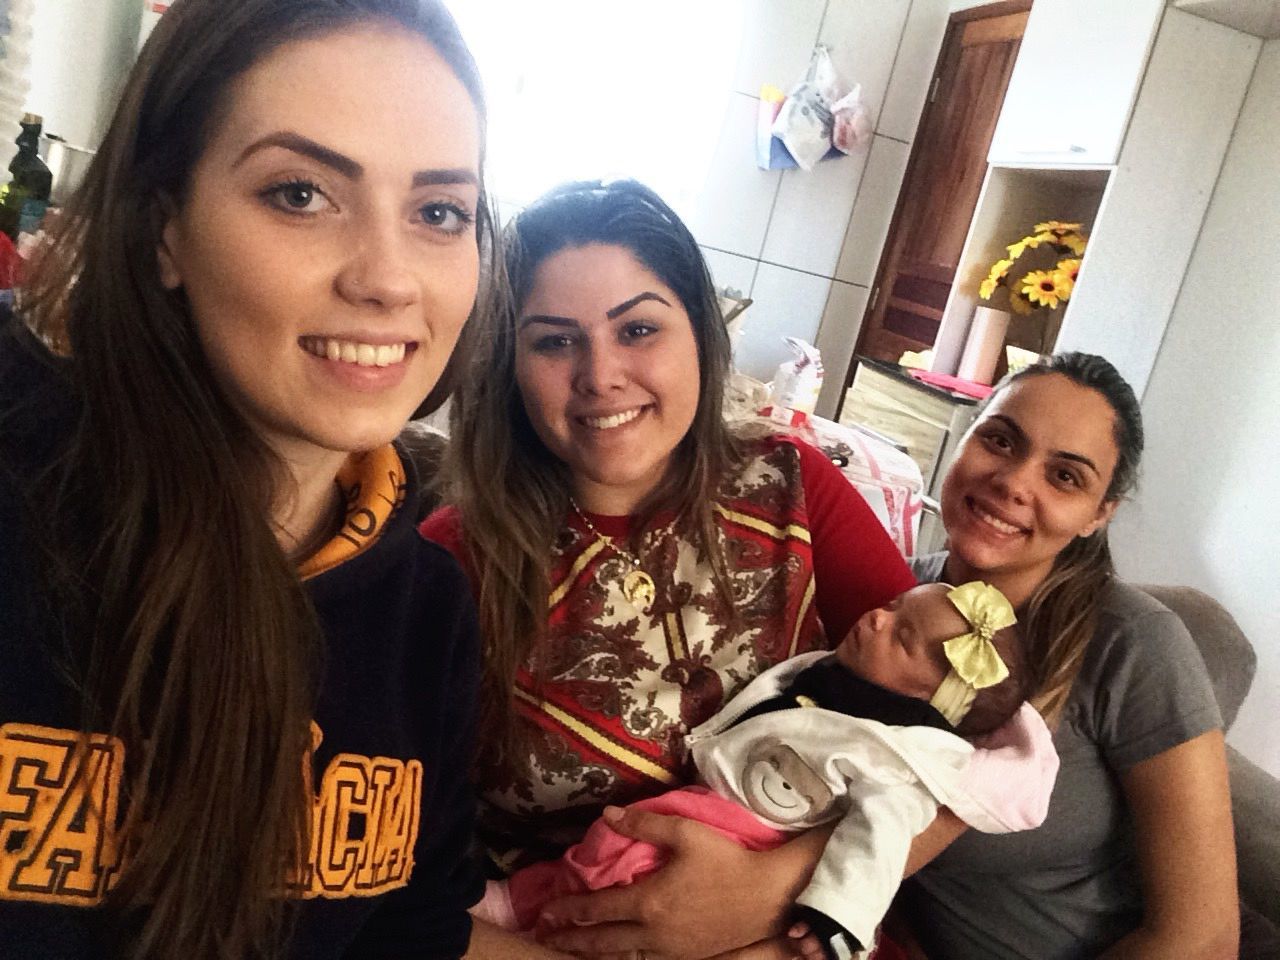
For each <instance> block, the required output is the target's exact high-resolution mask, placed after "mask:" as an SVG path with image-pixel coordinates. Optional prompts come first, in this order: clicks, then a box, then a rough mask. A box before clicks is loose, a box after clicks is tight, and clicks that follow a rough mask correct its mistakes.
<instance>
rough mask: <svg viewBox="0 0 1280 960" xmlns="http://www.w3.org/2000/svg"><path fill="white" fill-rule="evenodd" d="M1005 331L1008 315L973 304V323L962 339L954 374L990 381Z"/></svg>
mask: <svg viewBox="0 0 1280 960" xmlns="http://www.w3.org/2000/svg"><path fill="white" fill-rule="evenodd" d="M1008 330H1009V314H1008V312H1007V311H1005V310H994V309H992V308H991V307H974V308H973V322H972V323H971V324H969V335H968V336H967V337H966V338H965V341H964V353H963V354H962V355H961V357H960V367H959V369H958V370H956V376H958V377H959V378H960V379H962V380H972V381H973V382H974V383H990V382H991V379H992V377H993V376H994V374H995V372H996V364H997V363H998V362H999V360H1000V351H1001V349H1002V348H1003V347H1004V335H1005V333H1006V332H1008Z"/></svg>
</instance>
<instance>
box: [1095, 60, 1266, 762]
mask: <svg viewBox="0 0 1280 960" xmlns="http://www.w3.org/2000/svg"><path fill="white" fill-rule="evenodd" d="M1277 116H1280V40H1269V41H1267V42H1266V44H1264V46H1263V48H1262V52H1261V55H1260V58H1259V60H1258V65H1257V68H1256V71H1255V73H1254V76H1253V80H1252V82H1251V84H1250V87H1249V92H1248V94H1247V96H1246V98H1245V102H1244V106H1243V108H1242V110H1241V113H1240V117H1239V120H1238V123H1237V126H1236V130H1235V135H1234V137H1233V139H1232V143H1231V147H1230V149H1229V150H1228V153H1227V156H1226V160H1225V162H1224V164H1223V167H1222V172H1221V175H1220V177H1219V180H1218V183H1217V186H1216V188H1215V190H1214V193H1213V197H1212V201H1211V203H1210V206H1209V210H1208V213H1207V214H1206V216H1205V221H1204V225H1203V228H1202V231H1201V234H1200V238H1199V241H1198V243H1197V245H1196V249H1195V252H1194V254H1193V256H1192V259H1191V263H1190V265H1189V266H1188V269H1187V274H1186V279H1185V282H1184V284H1183V287H1182V290H1181V293H1180V294H1179V297H1178V301H1177V304H1176V305H1175V307H1174V311H1173V315H1172V317H1171V319H1170V321H1169V326H1168V329H1167V331H1166V334H1165V340H1164V343H1163V345H1162V346H1161V350H1160V354H1159V357H1158V358H1157V361H1156V365H1155V368H1154V370H1153V372H1152V376H1151V380H1150V381H1149V384H1148V387H1147V392H1146V394H1145V396H1144V398H1143V404H1142V406H1143V413H1144V416H1145V418H1146V426H1147V453H1146V458H1145V465H1144V469H1143V478H1142V489H1141V491H1140V493H1139V495H1138V497H1137V499H1136V501H1135V502H1134V503H1131V504H1128V505H1126V506H1125V507H1123V508H1122V509H1121V511H1120V513H1119V514H1118V515H1117V519H1116V523H1115V525H1114V540H1115V547H1116V555H1117V562H1118V564H1119V566H1120V571H1121V573H1122V574H1123V575H1124V576H1125V577H1128V578H1130V579H1134V580H1139V581H1149V582H1160V583H1180V584H1188V585H1191V586H1194V587H1198V588H1199V589H1201V590H1204V591H1205V592H1207V593H1209V594H1212V595H1213V596H1214V597H1216V598H1217V599H1218V600H1219V601H1221V602H1222V603H1223V605H1224V606H1226V608H1227V609H1228V610H1230V611H1231V613H1232V614H1233V615H1234V616H1235V618H1236V619H1237V620H1238V621H1239V623H1240V626H1241V627H1242V628H1243V630H1244V632H1245V633H1246V634H1247V635H1248V636H1249V638H1250V639H1251V640H1252V641H1253V644H1254V646H1255V647H1256V648H1257V651H1258V674H1257V678H1256V679H1255V681H1254V685H1253V689H1252V692H1251V693H1250V695H1249V698H1248V699H1247V700H1246V701H1245V704H1244V708H1243V710H1242V711H1241V713H1240V717H1239V719H1238V720H1237V722H1236V726H1235V728H1234V729H1233V730H1232V731H1231V734H1230V735H1229V738H1228V739H1229V740H1230V741H1231V743H1233V744H1234V745H1235V746H1236V747H1237V748H1238V749H1240V750H1241V751H1242V752H1243V753H1245V754H1246V755H1247V756H1249V757H1250V758H1251V759H1252V760H1254V761H1255V762H1256V763H1258V764H1260V765H1261V766H1263V767H1265V768H1266V769H1268V770H1269V771H1270V772H1271V773H1273V774H1276V775H1280V721H1277V707H1278V706H1280V704H1278V699H1280V603H1278V602H1277V600H1276V595H1277V591H1280V586H1278V584H1277V577H1278V575H1280V566H1277V564H1276V562H1275V557H1276V555H1277V551H1280V269H1277V263H1278V262H1280V151H1277V149H1276V137H1275V119H1276V117H1277Z"/></svg>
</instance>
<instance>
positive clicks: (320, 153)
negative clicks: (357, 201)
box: [231, 130, 364, 180]
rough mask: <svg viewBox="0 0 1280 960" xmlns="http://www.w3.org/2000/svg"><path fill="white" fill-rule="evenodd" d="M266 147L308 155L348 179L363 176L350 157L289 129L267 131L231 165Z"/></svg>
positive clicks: (360, 168) (362, 171) (238, 163)
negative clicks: (274, 131) (273, 131)
mask: <svg viewBox="0 0 1280 960" xmlns="http://www.w3.org/2000/svg"><path fill="white" fill-rule="evenodd" d="M267 147H281V148H283V149H285V150H292V151H293V152H294V153H300V154H302V155H303V156H304V157H310V158H311V159H312V160H314V161H316V163H320V164H323V165H324V166H326V167H328V168H329V169H331V170H334V171H336V172H337V173H339V174H341V175H342V176H344V177H346V178H347V179H348V180H359V179H360V178H361V177H362V176H364V167H362V166H360V164H358V163H356V161H354V160H352V159H351V158H350V157H348V156H344V155H343V154H341V153H338V151H336V150H330V149H329V148H328V147H326V146H323V145H321V144H319V143H316V142H315V141H314V140H312V139H310V138H308V137H304V136H303V135H302V134H300V133H294V132H293V131H291V130H281V131H278V132H277V133H269V134H267V135H266V136H265V137H262V138H261V139H259V140H255V141H254V142H253V143H251V144H249V146H247V147H245V148H244V151H243V152H242V153H241V154H240V156H239V157H237V158H236V162H235V163H233V164H232V165H231V166H232V167H238V166H239V165H240V164H242V163H244V162H245V161H246V160H248V159H249V158H250V157H251V156H253V155H254V154H255V153H257V152H259V151H260V150H265V149H267Z"/></svg>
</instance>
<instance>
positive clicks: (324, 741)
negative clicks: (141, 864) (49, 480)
mask: <svg viewBox="0 0 1280 960" xmlns="http://www.w3.org/2000/svg"><path fill="white" fill-rule="evenodd" d="M19 339H22V338H19ZM56 379H57V377H56V374H55V373H54V371H53V369H52V368H51V367H48V366H46V365H45V364H43V363H42V362H40V361H39V360H37V359H35V357H34V356H33V355H32V353H31V352H30V351H29V350H24V349H22V348H20V347H19V345H18V343H17V341H16V340H15V338H14V337H13V336H12V334H11V333H10V332H5V333H0V958H3V960H8V958H23V960H29V958H36V957H38V958H42V960H44V958H66V960H87V958H90V957H100V956H103V947H102V945H101V943H100V942H99V939H98V935H97V930H98V929H99V927H100V920H101V917H100V916H99V914H100V912H101V911H100V910H99V909H96V908H95V905H96V904H97V903H99V902H100V901H101V899H102V893H103V892H104V890H105V889H107V886H108V885H109V883H110V882H111V880H112V873H113V872H115V871H117V870H118V869H119V866H120V865H119V863H118V862H117V861H118V859H119V857H118V854H117V853H116V852H115V851H114V850H113V849H112V843H111V841H112V836H113V832H112V824H111V823H110V821H111V820H113V819H115V820H118V819H119V814H121V813H123V810H122V809H120V807H119V806H118V805H117V800H119V776H118V769H119V766H120V763H121V760H122V757H123V752H124V751H127V749H128V745H127V744H119V743H118V742H112V741H111V740H110V738H107V737H105V736H100V737H96V738H95V740H94V745H93V748H92V751H91V758H92V760H93V762H94V763H96V764H97V766H95V767H93V768H91V769H94V770H97V771H99V775H98V776H97V777H96V778H94V779H93V781H92V782H93V783H94V790H95V791H96V792H95V796H96V800H97V802H96V803H94V804H90V805H85V804H83V803H80V802H77V801H78V799H79V798H77V797H76V796H75V795H74V791H73V790H72V789H71V787H70V783H71V779H70V775H69V774H70V771H69V768H70V767H71V764H70V763H68V762H67V760H68V757H69V756H70V749H69V748H70V745H71V740H72V737H73V736H74V733H73V732H74V731H76V730H77V728H78V724H79V722H80V719H79V717H80V714H79V710H78V708H77V705H76V700H75V698H74V695H73V694H72V693H71V691H70V689H69V687H68V685H67V684H66V683H65V682H64V679H63V676H64V673H65V671H61V670H59V669H58V667H57V666H56V663H57V657H56V656H55V655H54V651H56V650H57V649H58V648H59V643H58V641H57V640H56V639H55V638H53V637H50V636H48V635H47V631H42V630H41V629H40V628H38V627H37V623H42V622H47V621H46V620H45V619H44V618H41V617H38V616H37V615H36V612H35V607H34V605H33V603H32V602H31V600H32V597H33V596H35V595H36V593H35V592H36V591H37V590H38V587H37V585H36V584H35V583H34V582H33V575H32V571H33V555H32V539H31V537H30V536H29V534H30V532H31V531H30V530H29V529H27V528H26V523H27V522H29V521H30V517H29V514H28V513H27V512H25V511H23V510H21V509H19V507H18V504H19V502H20V499H19V498H20V496H21V493H20V488H21V485H23V484H25V483H27V482H28V481H29V478H30V477H31V476H32V473H31V470H32V469H34V468H35V467H37V466H38V465H39V464H40V462H41V461H43V460H44V459H45V457H46V456H47V454H48V453H49V452H50V451H51V450H52V449H53V445H54V444H55V443H56V442H57V439H58V438H59V435H65V431H66V429H67V428H68V425H69V419H68V416H67V410H66V408H64V407H62V406H60V405H59V403H58V402H57V400H56V398H57V397H58V396H59V395H60V393H61V392H60V391H59V390H57V389H56V386H57V385H56V383H55V381H56ZM63 395H64V394H63ZM32 396H42V397H48V398H51V399H50V403H49V405H45V406H41V405H36V406H31V405H30V404H23V400H24V398H30V397H32ZM15 405H18V406H19V407H20V409H19V413H18V415H17V416H16V417H15V416H14V415H12V412H13V410H14V409H15ZM401 460H402V461H404V467H405V470H406V472H407V474H408V476H407V477H406V483H405V484H404V487H405V489H404V490H403V500H402V501H401V502H400V503H399V506H398V507H397V508H396V509H395V511H394V513H392V515H391V517H390V518H389V519H388V520H387V521H386V522H385V524H384V526H383V528H382V533H381V535H380V536H378V538H377V539H376V540H375V541H374V542H373V543H372V544H371V545H370V546H368V547H367V548H366V549H365V550H364V551H363V552H361V553H358V554H357V555H355V556H353V557H350V558H349V559H347V560H345V561H343V562H342V563H341V564H339V565H338V566H336V567H334V568H333V569H330V570H328V571H326V572H324V573H320V574H318V575H316V576H314V577H312V578H311V579H309V580H307V581H306V583H305V589H306V590H307V592H308V594H309V596H310V598H311V601H312V603H313V605H314V607H315V610H316V612H317V614H318V616H319V620H320V622H321V625H322V628H323V631H324V637H325V646H326V650H325V663H324V674H323V677H322V683H321V689H320V694H319V699H318V702H317V704H316V709H315V715H314V720H315V723H314V724H313V727H312V730H313V740H316V741H318V744H317V745H316V747H315V750H314V755H313V762H312V767H311V769H312V776H313V787H314V790H315V793H316V797H315V808H314V809H315V816H314V818H313V823H314V824H316V829H315V830H314V837H313V840H312V852H311V857H310V862H309V864H308V867H307V872H306V876H305V877H302V878H294V882H295V884H296V885H297V886H299V887H305V890H306V893H305V896H304V898H303V899H302V902H301V905H300V907H299V909H298V923H297V926H296V930H295V934H294V938H293V940H292V942H291V950H290V955H291V956H293V957H298V958H306V960H322V958H339V957H346V958H366V957H367V958H374V957H396V958H402V957H431V958H435V957H440V958H448V957H459V956H461V955H462V954H463V953H464V952H465V950H466V947H467V943H468V940H469V937H470V930H471V924H470V919H469V917H468V915H467V913H466V908H467V907H468V906H469V905H470V904H472V903H474V902H475V901H476V900H477V899H478V898H479V896H480V894H481V892H482V885H483V881H482V880H481V878H480V873H479V871H478V869H477V868H476V865H475V863H474V861H473V860H472V859H471V857H470V856H469V852H468V851H469V841H470V835H471V823H472V812H473V806H474V793H473V790H472V787H471V785H470V784H469V782H468V780H467V776H466V772H467V770H468V769H469V766H470V751H471V747H472V735H473V726H474V715H475V698H476V689H477V686H478V682H479V642H478V632H477V627H476V621H475V611H474V607H473V604H472V599H471V591H470V589H469V587H468V585H467V581H466V580H465V579H464V577H463V575H462V573H461V571H460V570H459V568H458V567H457V565H456V563H455V562H454V560H453V558H452V557H451V556H450V555H449V553H448V552H447V551H445V550H444V549H443V548H441V547H439V546H437V545H435V544H433V543H430V542H428V541H426V540H424V539H422V537H421V536H420V535H419V534H418V532H417V530H416V529H415V525H414V518H415V516H416V503H415V501H416V497H417V482H416V478H415V477H414V476H413V472H412V471H413V468H412V465H411V464H409V463H408V462H407V458H406V457H404V456H401ZM24 517H26V520H24ZM246 575H249V574H248V573H246ZM300 759H301V758H300ZM103 771H105V772H103ZM113 771H115V772H113ZM86 811H89V812H88V813H86ZM94 811H100V812H94ZM246 814H247V815H250V816H252V811H246ZM124 868H125V869H127V863H126V864H125V866H124Z"/></svg>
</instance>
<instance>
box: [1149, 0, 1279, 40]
mask: <svg viewBox="0 0 1280 960" xmlns="http://www.w3.org/2000/svg"><path fill="white" fill-rule="evenodd" d="M1173 6H1175V7H1177V8H1179V9H1180V10H1185V11H1187V13H1194V14H1195V15H1196V16H1198V17H1204V18H1205V19H1206V20H1216V21H1217V22H1218V23H1224V24H1226V25H1227V26H1228V27H1235V29H1237V30H1241V31H1243V32H1244V33H1251V34H1253V35H1254V36H1255V37H1263V38H1266V39H1270V38H1272V37H1280V0H1173Z"/></svg>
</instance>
